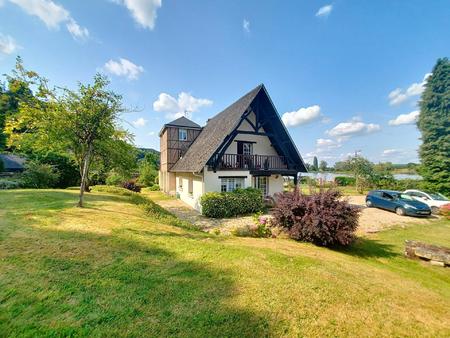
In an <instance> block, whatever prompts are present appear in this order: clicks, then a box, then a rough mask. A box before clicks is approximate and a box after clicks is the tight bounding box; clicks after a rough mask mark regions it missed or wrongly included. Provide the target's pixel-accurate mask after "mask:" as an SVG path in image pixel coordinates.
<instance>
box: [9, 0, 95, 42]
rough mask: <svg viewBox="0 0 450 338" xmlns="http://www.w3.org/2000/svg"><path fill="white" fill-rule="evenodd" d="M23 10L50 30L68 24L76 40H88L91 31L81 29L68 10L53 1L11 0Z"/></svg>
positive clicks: (68, 28)
mask: <svg viewBox="0 0 450 338" xmlns="http://www.w3.org/2000/svg"><path fill="white" fill-rule="evenodd" d="M9 1H10V2H12V3H14V4H16V5H17V6H19V7H20V8H22V9H23V10H24V11H25V12H26V13H27V14H29V15H33V16H36V17H38V18H39V19H41V20H42V21H43V22H44V23H45V25H46V26H47V27H48V28H50V29H59V27H60V25H61V24H62V23H66V27H67V30H68V31H69V33H70V34H72V36H73V37H74V38H75V39H80V38H87V37H88V36H89V31H88V30H87V29H86V28H83V27H80V26H79V25H78V23H77V22H76V21H75V20H74V19H73V18H72V17H71V15H70V13H69V11H68V10H66V9H65V8H64V7H63V6H61V5H59V4H56V3H54V2H53V1H51V0H9Z"/></svg>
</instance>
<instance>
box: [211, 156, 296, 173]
mask: <svg viewBox="0 0 450 338" xmlns="http://www.w3.org/2000/svg"><path fill="white" fill-rule="evenodd" d="M213 163H217V166H216V170H258V171H263V170H267V171H270V170H282V169H287V168H288V166H287V162H286V159H285V157H284V156H272V155H242V154H224V155H223V156H222V158H221V159H218V160H217V159H214V160H213Z"/></svg>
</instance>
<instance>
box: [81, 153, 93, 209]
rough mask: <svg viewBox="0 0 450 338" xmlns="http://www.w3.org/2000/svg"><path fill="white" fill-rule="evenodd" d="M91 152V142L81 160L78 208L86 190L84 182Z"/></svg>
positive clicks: (86, 177)
mask: <svg viewBox="0 0 450 338" xmlns="http://www.w3.org/2000/svg"><path fill="white" fill-rule="evenodd" d="M91 153H92V144H89V146H88V149H87V153H86V155H85V156H84V161H83V172H82V175H81V185H80V200H79V201H78V206H79V207H80V208H82V207H83V197H84V191H85V190H86V183H87V179H88V172H89V164H90V163H89V162H90V160H91Z"/></svg>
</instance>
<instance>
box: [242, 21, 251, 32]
mask: <svg viewBox="0 0 450 338" xmlns="http://www.w3.org/2000/svg"><path fill="white" fill-rule="evenodd" d="M242 28H243V29H244V31H245V32H246V33H250V21H248V20H247V19H244V21H242Z"/></svg>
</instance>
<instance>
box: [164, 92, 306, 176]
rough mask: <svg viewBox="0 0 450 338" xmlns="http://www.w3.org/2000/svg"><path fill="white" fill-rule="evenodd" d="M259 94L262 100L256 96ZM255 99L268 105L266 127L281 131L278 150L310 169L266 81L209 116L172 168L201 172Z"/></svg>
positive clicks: (277, 131) (275, 141)
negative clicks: (279, 112) (214, 114)
mask: <svg viewBox="0 0 450 338" xmlns="http://www.w3.org/2000/svg"><path fill="white" fill-rule="evenodd" d="M257 97H258V100H255V99H256V98H257ZM254 101H258V105H260V104H264V105H265V109H264V111H265V112H267V113H266V114H267V120H266V122H267V125H266V124H264V125H263V127H264V129H265V130H266V131H270V132H272V134H278V136H276V139H271V141H272V143H277V144H278V143H279V144H280V146H279V147H278V149H277V150H280V151H281V150H283V152H282V153H283V154H284V155H285V156H287V157H289V158H290V159H291V160H292V161H293V162H294V163H297V164H298V165H296V167H297V168H298V171H306V168H305V167H304V163H303V160H302V159H301V157H300V154H299V153H298V151H297V148H296V147H295V145H294V144H293V142H292V140H291V138H290V136H289V134H288V133H287V130H286V128H285V127H284V125H283V122H282V121H281V119H280V117H279V115H278V113H277V112H276V110H275V107H274V106H273V104H272V101H271V100H270V98H269V96H268V94H267V92H266V90H265V88H264V85H263V84H261V85H259V86H257V87H256V88H254V89H253V90H251V91H250V92H248V93H247V94H245V95H244V96H242V97H241V98H240V99H239V100H237V101H236V102H234V103H233V104H232V105H230V106H229V107H227V108H226V109H225V110H223V111H222V112H220V113H219V114H217V115H216V116H214V117H213V118H212V119H210V120H208V122H207V124H206V126H204V127H203V129H202V131H201V132H200V134H199V136H198V137H197V138H196V139H195V141H194V142H193V143H192V145H191V146H190V147H189V149H188V150H187V151H186V153H185V154H184V156H183V157H182V158H180V159H179V160H178V161H177V163H175V165H174V166H173V167H172V169H171V171H174V172H200V171H201V170H202V169H203V168H204V167H205V165H206V164H207V162H208V161H209V160H210V158H211V157H212V156H213V155H214V153H215V152H216V151H217V150H218V149H219V148H220V147H221V146H222V145H223V143H224V141H225V140H226V139H227V138H228V136H229V135H230V134H231V133H232V132H233V131H234V130H235V129H236V128H237V126H238V125H239V123H240V120H241V117H242V115H243V114H244V113H245V112H246V111H247V109H249V108H250V106H251V105H252V103H253V102H254ZM270 129H273V130H270ZM281 148H282V149H281Z"/></svg>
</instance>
